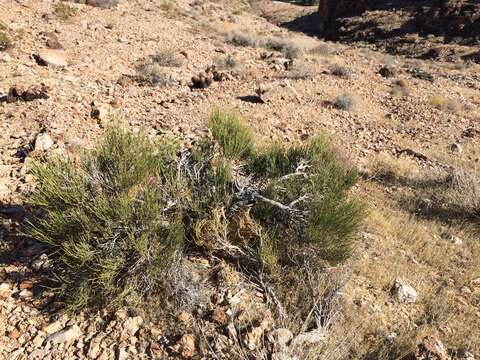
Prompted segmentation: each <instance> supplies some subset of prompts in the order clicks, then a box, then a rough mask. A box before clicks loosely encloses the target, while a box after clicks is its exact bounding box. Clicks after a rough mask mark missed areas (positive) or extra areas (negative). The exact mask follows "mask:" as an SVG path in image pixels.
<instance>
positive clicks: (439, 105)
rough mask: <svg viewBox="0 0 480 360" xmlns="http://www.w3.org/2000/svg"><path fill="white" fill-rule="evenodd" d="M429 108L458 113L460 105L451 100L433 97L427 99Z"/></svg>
mask: <svg viewBox="0 0 480 360" xmlns="http://www.w3.org/2000/svg"><path fill="white" fill-rule="evenodd" d="M429 103H430V105H431V106H433V107H434V108H436V109H438V110H442V111H448V112H452V113H456V112H458V111H460V105H459V104H458V102H456V101H455V100H453V99H447V98H445V97H443V96H441V95H434V96H432V97H431V98H430V99H429Z"/></svg>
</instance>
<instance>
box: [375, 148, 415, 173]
mask: <svg viewBox="0 0 480 360" xmlns="http://www.w3.org/2000/svg"><path fill="white" fill-rule="evenodd" d="M369 172H370V175H371V176H373V177H374V178H377V179H384V180H398V179H401V180H414V179H415V178H416V177H417V176H418V174H419V167H418V165H417V163H416V162H415V161H414V160H412V159H411V158H409V157H405V156H400V157H394V156H392V155H391V154H389V153H387V152H381V153H380V154H378V155H377V156H376V157H375V159H374V160H373V162H372V164H371V165H370V168H369Z"/></svg>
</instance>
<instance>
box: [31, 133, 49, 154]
mask: <svg viewBox="0 0 480 360" xmlns="http://www.w3.org/2000/svg"><path fill="white" fill-rule="evenodd" d="M52 145H53V140H52V138H51V137H50V135H48V134H47V133H42V134H40V135H38V136H37V138H36V139H35V151H42V152H43V151H47V150H48V149H50V148H51V147H52Z"/></svg>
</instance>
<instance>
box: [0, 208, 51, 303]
mask: <svg viewBox="0 0 480 360" xmlns="http://www.w3.org/2000/svg"><path fill="white" fill-rule="evenodd" d="M29 217H30V214H29V213H28V212H27V210H26V209H25V208H24V207H23V206H22V205H18V204H1V203H0V282H6V283H9V284H12V285H14V287H16V289H17V290H18V291H17V292H18V294H14V295H13V296H14V297H20V296H21V295H20V293H21V291H22V290H29V291H31V293H32V294H31V295H32V296H31V297H30V296H26V297H25V300H26V301H27V302H29V303H31V304H32V305H34V306H35V307H37V308H38V309H40V310H49V305H50V303H51V301H52V300H53V299H52V298H51V297H48V298H46V297H45V296H44V295H45V294H44V293H45V291H46V290H47V289H49V288H50V287H51V285H52V282H51V281H50V279H51V276H50V272H49V268H48V257H47V256H46V253H47V250H48V248H47V247H46V246H45V245H43V244H41V243H39V242H38V241H36V240H35V239H32V238H31V237H29V236H27V235H25V234H24V229H25V225H26V223H27V221H28V218H29Z"/></svg>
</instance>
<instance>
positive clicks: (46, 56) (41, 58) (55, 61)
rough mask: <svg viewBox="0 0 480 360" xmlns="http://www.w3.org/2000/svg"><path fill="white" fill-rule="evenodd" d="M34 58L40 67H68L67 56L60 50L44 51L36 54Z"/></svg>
mask: <svg viewBox="0 0 480 360" xmlns="http://www.w3.org/2000/svg"><path fill="white" fill-rule="evenodd" d="M33 58H34V59H35V61H36V62H37V64H38V65H40V66H49V67H65V66H67V65H68V62H67V59H66V57H65V54H64V53H63V52H62V51H59V50H44V51H40V52H39V53H38V54H34V55H33Z"/></svg>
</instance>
